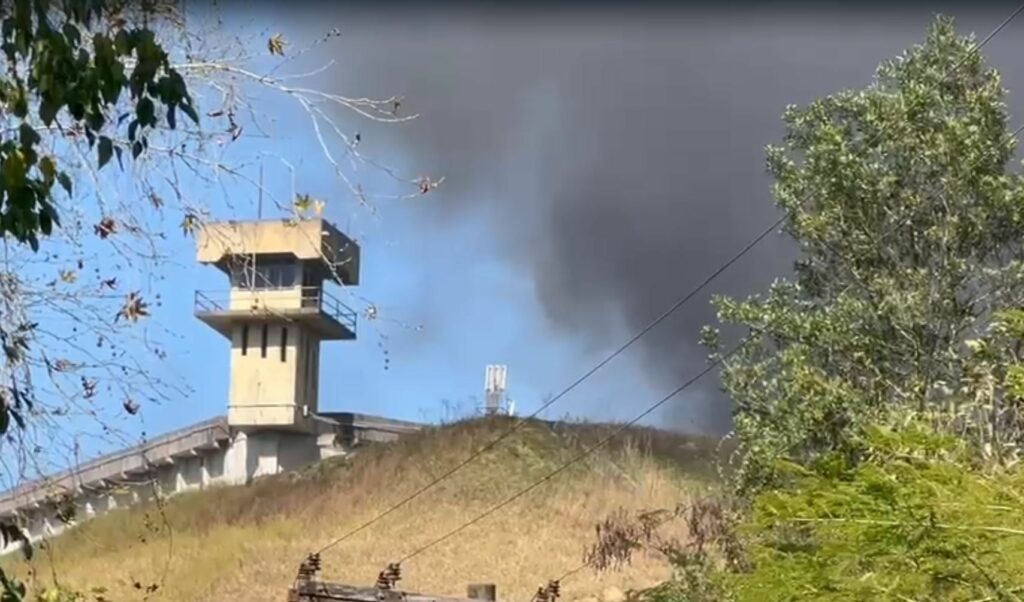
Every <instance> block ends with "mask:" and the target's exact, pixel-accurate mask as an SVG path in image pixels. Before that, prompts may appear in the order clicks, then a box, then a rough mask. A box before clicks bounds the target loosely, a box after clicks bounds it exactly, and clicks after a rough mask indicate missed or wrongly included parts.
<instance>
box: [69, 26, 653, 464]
mask: <svg viewBox="0 0 1024 602" xmlns="http://www.w3.org/2000/svg"><path fill="white" fill-rule="evenodd" d="M259 25H260V23H254V24H253V25H251V26H250V28H252V29H259ZM258 107H259V109H260V110H261V112H262V113H263V114H265V115H268V116H273V119H272V121H274V123H273V129H272V135H273V140H272V141H268V140H265V139H261V138H248V137H242V138H241V139H239V140H238V141H237V142H236V143H235V147H234V148H232V149H231V153H232V154H233V155H234V156H237V157H249V158H251V157H252V156H255V155H257V154H259V153H261V152H264V151H267V150H268V149H269V150H272V151H273V152H274V153H277V154H280V155H281V156H284V157H286V158H287V159H288V160H289V161H290V162H292V164H293V165H295V168H296V170H295V180H296V189H297V192H300V193H309V194H311V195H313V196H315V197H318V198H323V199H326V200H327V203H328V205H327V206H328V209H327V212H326V215H327V217H328V218H329V219H331V220H332V221H334V222H335V223H336V224H337V225H338V226H339V227H340V228H342V229H343V230H346V231H347V232H348V233H349V234H350V235H354V236H356V237H358V238H359V239H360V240H362V241H363V243H362V244H363V249H362V252H363V259H362V274H361V284H360V286H359V287H358V289H357V290H356V291H354V292H355V293H356V294H358V295H359V296H360V297H362V298H365V299H369V300H370V301H372V302H373V303H374V304H376V305H377V306H378V307H379V308H380V316H381V319H380V320H378V321H376V322H368V321H367V320H365V319H363V320H361V324H360V328H359V333H358V335H359V338H358V339H357V340H356V341H354V342H332V343H326V344H325V345H324V348H323V350H322V355H321V358H322V359H321V361H322V365H321V386H320V391H321V402H320V403H321V410H323V411H354V412H365V413H372V414H379V415H384V416H389V417H395V418H402V419H407V420H426V421H437V420H440V419H444V418H446V417H450V416H451V414H452V413H453V412H457V413H464V412H465V411H467V410H468V409H469V407H470V404H471V402H472V399H471V398H473V397H476V398H477V399H478V400H479V399H480V398H481V397H482V392H483V384H484V383H483V380H484V367H485V366H486V365H487V364H491V363H503V364H507V365H508V366H509V380H510V395H511V396H512V397H513V398H514V399H515V400H516V404H517V409H518V413H519V414H520V415H525V414H529V413H531V412H533V411H534V410H535V409H536V408H537V407H538V406H539V405H540V404H541V403H542V402H543V401H544V399H545V397H546V396H549V395H552V394H555V393H558V392H560V391H561V390H562V389H563V388H564V387H565V386H567V385H568V384H570V383H571V382H572V381H574V380H575V379H576V378H577V377H578V376H579V375H581V374H582V373H584V372H585V371H587V370H588V369H589V368H590V367H591V366H593V365H594V364H595V363H597V362H598V361H600V360H601V359H602V358H603V356H605V355H606V354H607V353H608V352H609V351H610V348H606V347H605V346H595V345H593V344H592V343H589V342H586V341H583V340H580V339H578V338H576V337H574V336H571V335H570V334H567V333H566V332H564V331H561V330H558V329H555V328H552V325H551V324H549V323H548V320H547V318H546V317H545V315H544V312H543V309H542V307H541V305H540V303H539V302H538V298H537V295H536V290H535V288H534V283H533V281H532V279H531V276H530V274H529V272H528V271H525V270H523V269H517V266H515V265H511V264H510V262H509V261H508V260H507V259H505V258H504V257H503V256H502V255H501V253H500V252H499V249H498V248H497V245H496V244H495V237H494V236H493V232H492V231H491V230H490V229H491V228H493V225H492V224H493V220H489V219H488V216H486V215H485V214H484V213H483V211H479V212H474V211H470V212H468V213H465V214H463V215H461V216H459V217H458V219H455V220H452V221H449V222H443V223H442V222H439V221H438V220H436V219H432V216H431V212H432V211H433V205H434V203H435V202H436V201H435V199H438V198H439V197H440V195H444V194H445V188H444V187H443V186H442V187H441V188H439V189H438V190H437V191H435V192H434V193H432V194H431V195H427V196H424V197H420V198H416V199H412V200H403V201H390V202H388V201H385V202H382V203H381V204H380V205H379V208H380V214H379V216H377V217H371V216H370V215H369V214H368V213H367V212H366V211H365V210H364V209H361V208H358V207H357V206H356V205H355V204H354V203H353V202H352V200H351V199H350V198H349V196H348V194H347V192H345V190H344V189H343V187H342V185H341V183H340V182H339V181H338V180H337V179H336V178H335V177H334V175H333V174H332V172H331V169H330V166H329V165H328V163H327V161H326V160H324V158H323V155H322V153H321V151H320V149H319V148H318V147H317V143H316V140H315V138H314V136H313V130H312V128H311V127H310V125H309V122H308V119H307V117H306V116H305V115H304V114H303V113H302V112H301V111H300V110H298V108H297V107H296V105H295V104H294V103H291V102H289V101H287V100H283V101H282V99H280V98H278V99H274V100H261V101H260V104H259V105H258ZM210 108H212V107H204V108H203V110H204V111H205V110H209V109H210ZM429 118H430V116H429V115H423V116H421V119H429ZM345 122H346V123H351V124H352V125H351V127H352V128H358V127H364V126H360V122H359V121H358V120H357V119H354V118H347V119H346V121H345ZM389 127H393V128H399V129H397V130H396V132H395V133H394V134H393V135H392V136H391V137H390V138H391V139H393V140H395V141H396V143H395V144H393V145H387V144H385V145H382V146H380V147H379V148H376V149H374V151H375V156H376V157H377V158H380V159H382V160H383V161H385V162H386V163H388V164H390V165H396V166H399V167H405V168H408V170H409V173H410V174H413V175H415V174H416V170H415V167H414V166H413V165H412V164H411V161H409V160H408V158H407V157H406V155H405V153H404V152H403V149H402V147H401V130H400V128H401V127H402V126H400V125H397V126H389ZM263 163H264V172H265V173H264V181H265V183H266V186H267V187H268V188H269V189H270V190H271V191H272V193H273V194H275V195H279V196H280V197H282V198H287V197H288V196H289V195H290V193H291V187H292V182H291V175H290V174H289V171H288V170H287V169H286V168H285V167H284V166H283V165H282V164H281V163H280V162H278V161H275V160H274V159H272V158H268V159H265V160H264V162H263ZM440 175H444V174H440ZM247 176H248V177H250V178H252V179H254V180H255V179H256V178H257V177H258V167H257V164H256V163H249V166H248V168H247ZM360 182H361V183H362V184H363V186H364V187H366V188H367V189H368V190H371V191H374V192H381V193H384V194H387V193H388V191H389V189H390V187H391V186H392V184H391V183H390V181H389V180H388V179H387V178H385V177H383V176H381V175H380V174H374V173H372V172H364V175H363V176H362V177H360ZM183 184H184V186H185V187H186V188H188V189H189V190H190V192H192V193H193V194H196V195H202V194H206V192H203V191H204V190H208V187H204V185H203V184H202V183H201V182H199V181H198V180H196V179H194V178H191V179H190V178H185V179H184V180H183ZM209 192H210V194H212V195H213V196H211V197H210V198H211V200H210V204H211V205H212V206H213V208H214V217H216V218H242V219H251V218H254V217H256V215H255V209H254V208H253V207H254V203H255V199H256V195H257V192H256V190H255V189H254V188H253V187H251V186H248V185H244V184H237V185H233V186H231V187H229V189H228V193H229V195H230V196H231V197H232V200H233V204H234V205H235V206H236V209H235V210H228V209H227V208H226V207H225V204H224V202H223V199H221V200H217V199H216V198H215V197H216V194H219V193H215V191H209ZM485 205H487V203H483V202H481V206H485ZM265 206H266V207H267V209H266V211H265V217H275V216H281V213H280V212H279V211H275V210H274V209H273V207H272V206H271V204H270V203H267V204H266V205H265ZM239 207H240V208H242V209H237V208H239ZM166 223H167V229H168V233H169V236H168V242H167V244H166V245H165V247H164V250H165V251H167V252H169V253H170V254H171V256H172V257H173V259H174V261H173V262H172V263H168V264H165V265H163V266H162V267H160V268H158V273H159V275H160V276H162V277H163V280H161V281H158V282H152V279H151V278H149V277H148V276H147V275H146V274H143V273H128V272H126V273H122V274H120V277H121V279H122V281H123V282H124V283H125V284H126V285H135V286H138V287H142V288H146V290H147V295H149V296H150V298H151V299H152V298H153V297H155V296H156V295H159V296H160V298H161V299H162V302H161V304H160V306H159V307H155V306H154V307H153V309H154V314H153V316H152V317H151V318H149V319H148V320H147V322H148V323H147V324H143V325H141V326H140V327H141V328H147V329H148V330H149V331H150V332H152V333H154V336H157V337H158V338H159V339H160V340H162V341H163V343H164V346H165V349H166V351H167V352H168V355H167V359H166V360H165V361H164V362H162V364H160V365H159V368H158V370H159V371H160V372H161V376H163V377H164V378H169V379H172V380H173V379H181V382H184V383H187V384H188V386H189V387H190V388H191V389H192V390H193V394H192V395H190V396H181V397H180V398H174V399H171V400H168V401H165V402H163V403H159V404H157V403H144V404H143V406H142V411H141V413H140V414H139V416H138V417H127V416H121V417H119V419H118V426H119V427H120V428H121V429H122V430H123V431H124V432H125V433H126V439H128V440H131V439H135V438H136V437H138V436H139V435H140V433H142V432H145V433H146V434H147V435H148V436H155V435H158V434H160V433H162V432H165V431H168V430H171V429H175V428H179V427H183V426H186V425H188V424H191V423H194V422H196V421H199V420H203V419H206V418H209V417H213V416H216V415H220V414H223V413H225V412H226V400H227V394H228V386H229V383H228V374H229V371H228V368H229V354H228V351H229V346H228V342H227V340H226V339H224V338H223V337H221V336H220V335H219V334H217V333H216V332H214V331H213V330H211V329H209V328H208V327H207V326H205V325H204V324H203V323H201V322H199V321H198V320H197V319H195V318H194V316H193V299H194V293H195V291H196V290H213V291H217V290H226V288H227V280H226V277H225V276H224V275H223V274H222V273H220V272H219V271H218V270H216V269H214V268H212V267H204V266H200V265H197V264H196V263H195V262H194V256H195V249H194V244H193V241H192V240H191V239H188V238H185V237H183V236H182V235H181V234H180V232H179V231H178V230H177V228H176V224H177V218H176V217H175V216H173V215H169V216H168V217H167V218H166ZM89 244H90V247H91V250H93V251H96V252H99V253H104V252H105V247H104V245H105V244H107V243H104V242H102V241H99V240H96V241H92V242H90V243H89ZM124 290H128V289H127V286H126V287H125V288H124ZM332 292H334V293H335V294H336V295H339V296H341V297H342V298H344V295H345V293H344V292H342V291H337V290H334V291H332ZM666 301H668V300H666ZM612 327H613V328H615V327H616V325H615V324H612ZM164 329H166V330H167V331H169V332H170V333H173V336H160V335H159V334H158V333H159V332H160V331H162V330H164ZM628 335H629V333H626V332H625V331H623V333H622V339H623V340H625V339H626V338H627V337H628ZM612 347H614V346H612ZM386 360H387V361H386ZM386 365H387V369H385V366H386ZM663 394H664V391H662V390H660V389H659V390H654V389H652V388H651V386H650V385H649V384H648V382H647V380H646V379H645V378H643V377H642V376H641V375H640V374H639V371H638V370H637V369H636V366H635V365H634V364H633V362H632V360H631V359H630V357H629V356H628V354H627V355H626V356H624V357H622V358H620V359H618V360H616V362H615V363H613V364H611V365H609V366H608V367H606V368H605V369H604V370H603V371H602V372H601V373H598V374H597V375H595V376H594V377H592V378H591V379H589V380H588V381H587V382H586V383H585V384H584V385H583V386H581V387H579V388H577V389H576V390H575V391H574V392H573V393H572V394H571V395H570V396H567V397H565V398H563V399H562V400H561V401H559V402H558V403H557V404H556V405H555V406H553V407H552V408H550V409H549V410H548V411H546V412H545V414H544V416H545V417H549V418H554V417H564V416H573V417H586V418H590V419H600V420H608V419H614V420H622V419H628V418H631V417H632V415H634V414H636V413H637V412H638V409H640V408H642V407H644V406H646V405H648V404H649V403H651V402H652V401H653V400H656V399H658V398H660V397H661V396H662V395H663ZM105 403H109V404H111V406H112V407H114V408H117V407H119V405H120V400H119V399H116V398H110V399H106V400H105ZM73 428H80V429H82V430H83V431H94V430H95V427H94V426H93V425H91V424H85V423H81V424H75V425H73ZM113 446H114V444H112V443H109V442H102V441H100V440H92V439H85V440H83V441H82V454H83V456H85V457H88V456H91V455H95V454H98V453H102V452H105V451H111V448H112V447H113ZM83 459H84V458H83ZM60 462H61V460H60V459H57V463H58V464H59V463H60Z"/></svg>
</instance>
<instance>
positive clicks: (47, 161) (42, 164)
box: [39, 155, 57, 186]
mask: <svg viewBox="0 0 1024 602" xmlns="http://www.w3.org/2000/svg"><path fill="white" fill-rule="evenodd" d="M39 171H41V172H42V174H43V179H44V181H45V182H46V185H47V186H52V185H53V179H54V178H55V177H56V176H57V164H56V163H54V161H53V157H50V156H49V155H47V156H45V157H43V158H42V160H40V161H39Z"/></svg>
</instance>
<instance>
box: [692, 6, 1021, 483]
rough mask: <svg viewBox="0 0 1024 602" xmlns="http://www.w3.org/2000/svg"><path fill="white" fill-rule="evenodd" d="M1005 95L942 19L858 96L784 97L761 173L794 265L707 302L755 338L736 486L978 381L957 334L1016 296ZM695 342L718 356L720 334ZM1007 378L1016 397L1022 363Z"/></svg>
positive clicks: (839, 445) (732, 372)
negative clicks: (770, 185) (780, 123)
mask: <svg viewBox="0 0 1024 602" xmlns="http://www.w3.org/2000/svg"><path fill="white" fill-rule="evenodd" d="M1003 96H1004V90H1003V88H1002V86H1001V82H1000V78H999V76H998V74H997V73H996V72H995V71H994V70H992V69H989V68H987V67H986V66H985V64H984V62H983V60H982V59H981V57H980V56H979V53H978V52H977V49H976V47H975V45H974V44H973V43H972V42H971V41H970V40H968V39H964V38H960V37H958V36H957V35H956V33H955V31H954V28H953V25H952V22H951V21H949V20H947V19H943V18H940V19H939V20H938V21H937V22H936V23H935V24H934V25H933V26H932V27H931V29H930V30H929V32H928V35H927V39H926V41H925V43H924V44H922V45H920V46H916V47H914V48H912V49H910V50H909V51H907V52H906V53H905V54H904V55H903V56H901V57H900V58H899V59H897V60H893V61H889V62H886V63H884V64H883V65H882V66H881V67H880V68H879V69H878V72H877V74H876V77H875V80H874V82H873V83H872V84H871V85H870V86H869V87H868V88H867V89H865V90H862V91H847V92H841V93H838V94H835V95H832V96H828V97H826V98H823V99H821V100H818V101H816V102H814V103H812V104H811V105H810V106H807V107H805V108H800V109H798V108H796V107H789V108H787V110H786V113H785V116H784V121H785V124H786V136H785V142H784V144H783V145H782V146H781V147H770V148H769V149H768V169H769V171H770V173H771V174H772V175H773V176H774V178H775V184H774V196H775V198H776V201H777V204H778V205H779V206H780V207H781V208H782V209H784V210H785V211H786V212H787V221H786V223H785V231H786V232H787V233H788V234H789V235H791V236H792V237H793V238H794V239H795V240H796V241H797V242H798V243H799V245H800V249H801V251H802V259H801V260H800V261H799V262H798V264H797V266H796V273H795V277H794V278H792V279H789V280H783V281H779V282H777V283H776V284H775V285H774V286H773V287H772V288H771V290H770V291H769V292H768V293H767V295H764V296H759V297H753V298H750V299H746V300H737V299H731V298H719V299H716V301H715V303H716V307H717V309H718V313H719V319H720V320H721V321H722V322H723V323H725V324H730V325H739V326H741V327H743V328H745V329H747V330H748V331H749V333H750V339H749V341H748V342H747V344H745V345H744V346H743V347H742V348H741V349H740V350H739V351H738V352H736V353H735V354H733V355H732V356H730V358H729V359H728V361H727V362H726V366H725V368H724V369H723V375H722V380H723V384H724V386H725V389H726V390H727V392H728V393H729V394H730V396H731V397H732V399H733V400H734V401H735V403H736V405H737V410H736V428H737V434H738V435H739V440H740V443H741V445H742V446H743V451H744V454H743V462H744V465H743V466H742V467H741V469H740V471H739V476H740V489H741V490H757V488H759V487H762V486H766V485H769V484H770V483H771V482H772V480H773V478H774V475H775V466H776V463H775V460H776V459H777V458H780V457H782V456H792V457H796V458H813V457H815V455H817V454H819V453H826V452H831V451H839V452H842V453H844V454H852V453H855V452H856V450H853V449H848V446H849V442H850V441H851V440H852V438H853V437H855V436H856V435H857V433H858V431H859V429H860V428H862V427H863V426H864V425H866V424H869V423H871V422H873V421H884V420H891V419H893V416H894V415H896V416H901V415H904V414H906V413H908V412H913V413H915V414H919V413H923V412H927V411H932V410H936V409H938V408H942V407H945V405H946V404H948V403H949V402H950V400H951V399H953V398H956V399H965V400H970V399H971V398H972V396H973V393H974V392H976V391H974V390H963V388H962V387H961V385H965V386H966V385H967V384H970V383H972V382H973V381H971V379H969V378H966V375H967V374H968V372H969V371H970V370H971V368H972V365H973V364H972V362H973V360H972V357H971V355H970V354H966V353H964V350H965V343H966V341H967V340H968V339H969V338H970V337H973V336H975V335H976V333H977V332H979V331H980V330H982V327H983V326H984V324H985V321H986V320H988V319H989V318H990V317H991V315H992V313H993V312H994V311H996V310H998V309H1002V308H1006V307H1014V306H1015V305H1014V304H1015V303H1017V302H1018V301H1019V300H1020V299H1022V298H1024V255H1022V247H1021V245H1020V240H1021V236H1022V225H1024V186H1022V182H1021V178H1020V177H1018V176H1016V175H1011V174H1008V173H1007V171H1006V166H1007V163H1008V161H1009V160H1010V159H1011V157H1012V154H1013V150H1014V140H1013V138H1012V136H1011V135H1009V133H1008V132H1007V130H1006V121H1007V115H1006V109H1005V106H1004V103H1003ZM705 335H706V336H705V341H706V343H707V344H708V345H709V347H710V348H711V349H712V353H713V355H714V354H717V353H720V351H719V349H718V346H717V345H718V343H717V340H718V337H719V335H718V332H717V331H716V330H714V329H708V330H707V332H706V333H705ZM997 372H999V370H997ZM1003 372H1005V375H1004V378H1003V380H1004V381H1005V382H1007V383H1008V384H1011V385H1013V386H1015V387H1018V390H1019V387H1020V386H1021V382H1022V381H1024V379H1022V373H1021V370H1020V369H1019V368H1013V369H1011V370H1005V371H1003ZM953 392H958V393H957V395H956V396H954V395H952V393H953ZM1003 397H1004V396H1000V399H999V400H998V403H1001V402H1002V400H1003ZM985 443H990V441H988V440H986V441H985Z"/></svg>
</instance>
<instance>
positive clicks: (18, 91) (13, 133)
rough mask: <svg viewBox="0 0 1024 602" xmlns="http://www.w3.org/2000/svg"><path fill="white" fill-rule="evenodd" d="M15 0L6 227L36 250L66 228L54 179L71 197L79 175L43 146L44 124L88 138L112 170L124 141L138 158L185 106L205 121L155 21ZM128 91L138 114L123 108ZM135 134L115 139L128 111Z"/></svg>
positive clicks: (0, 172)
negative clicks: (44, 238)
mask: <svg viewBox="0 0 1024 602" xmlns="http://www.w3.org/2000/svg"><path fill="white" fill-rule="evenodd" d="M56 4H57V3H56V2H53V3H51V2H50V1H49V0H13V1H12V2H11V3H4V6H3V7H2V8H0V16H2V18H3V22H2V30H0V51H2V52H3V55H4V58H5V59H6V62H7V66H8V68H7V69H6V70H5V74H4V75H3V76H2V77H0V108H2V110H3V111H4V112H5V113H6V114H8V115H11V116H13V117H14V118H15V119H16V120H17V122H18V125H17V127H16V128H13V129H12V130H9V131H8V132H6V135H5V136H3V137H2V138H0V234H8V233H9V234H11V235H13V236H14V237H15V238H16V239H17V240H18V241H20V242H27V243H28V244H30V245H31V246H32V247H33V249H37V248H38V245H39V240H38V237H39V234H42V235H48V234H49V233H50V232H51V231H52V229H53V227H54V226H57V225H59V216H58V213H57V210H56V208H55V207H54V202H53V199H52V194H53V188H54V184H57V185H59V186H60V187H61V188H63V189H64V191H65V192H66V193H67V194H71V182H72V178H71V176H70V174H69V173H68V171H67V170H66V168H64V167H63V166H62V165H60V164H59V162H58V161H57V159H56V157H54V156H53V155H45V154H43V153H44V150H43V149H42V148H41V142H42V137H41V136H40V134H39V132H40V131H48V130H51V129H56V130H57V131H59V132H60V133H61V134H63V135H64V136H67V137H68V138H69V139H73V138H77V137H80V136H84V137H85V139H86V140H87V141H88V144H89V146H90V147H91V148H92V147H95V148H96V155H97V165H98V167H99V168H102V167H104V166H105V165H106V164H107V163H108V162H109V161H110V159H111V157H113V156H114V155H115V154H116V156H117V158H118V161H121V154H122V145H123V146H125V147H128V148H130V149H131V152H132V156H133V157H136V158H137V157H138V156H139V155H141V154H142V153H143V152H144V151H145V149H146V148H147V147H148V144H149V142H148V138H147V132H148V131H150V130H151V129H152V128H155V127H157V126H158V124H159V123H160V122H161V121H162V120H163V119H166V122H167V125H168V126H169V127H171V128H174V127H175V126H176V122H177V119H176V112H177V111H181V112H183V113H185V114H186V115H188V116H189V118H191V119H192V120H193V121H194V122H196V123H198V119H199V117H198V114H197V113H196V110H195V108H194V106H193V103H192V99H191V97H190V95H189V93H188V89H187V86H186V83H185V80H184V79H183V78H182V76H181V75H180V74H179V73H178V72H177V71H175V70H174V69H173V68H172V67H171V64H170V61H169V60H168V55H167V52H166V51H165V50H164V49H163V47H162V46H161V45H160V43H159V41H158V40H157V39H156V35H155V34H154V32H153V31H152V30H150V29H148V28H147V27H129V26H128V24H127V22H126V20H125V19H124V18H123V17H122V16H121V15H120V12H119V11H120V8H121V7H120V6H118V3H114V2H108V1H107V0H65V1H64V2H62V3H60V4H61V6H59V7H58V6H55V5H56ZM125 91H127V92H128V96H129V100H130V102H132V103H133V104H134V111H133V113H124V114H121V115H116V116H115V115H114V114H113V112H114V111H115V110H116V108H117V107H118V101H119V99H120V98H121V96H122V94H123V93H124V92H125ZM129 117H131V119H130V120H129V121H128V125H127V141H126V142H115V138H116V130H117V128H118V127H119V126H120V125H122V124H123V122H124V121H125V120H128V118H129Z"/></svg>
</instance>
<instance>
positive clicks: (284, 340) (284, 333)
mask: <svg viewBox="0 0 1024 602" xmlns="http://www.w3.org/2000/svg"><path fill="white" fill-rule="evenodd" d="M281 361H282V362H285V361H288V327H287V326H282V327H281Z"/></svg>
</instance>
